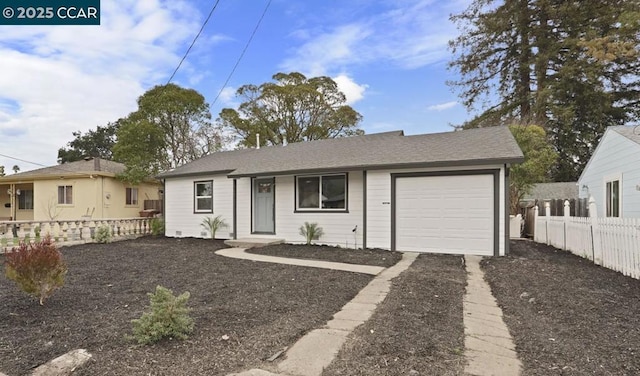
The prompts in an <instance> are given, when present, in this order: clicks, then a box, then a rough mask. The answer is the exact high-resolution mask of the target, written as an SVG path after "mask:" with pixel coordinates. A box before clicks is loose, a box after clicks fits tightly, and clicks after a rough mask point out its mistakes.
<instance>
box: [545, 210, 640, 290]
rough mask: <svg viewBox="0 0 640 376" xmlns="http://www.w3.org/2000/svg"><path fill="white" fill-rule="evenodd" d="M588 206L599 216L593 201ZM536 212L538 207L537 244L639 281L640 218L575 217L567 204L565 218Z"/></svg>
mask: <svg viewBox="0 0 640 376" xmlns="http://www.w3.org/2000/svg"><path fill="white" fill-rule="evenodd" d="M589 206H590V208H589V212H590V213H597V210H596V205H595V202H594V201H593V198H591V199H590V201H589ZM537 212H538V209H537V207H536V208H534V213H535V214H534V216H535V230H534V241H536V242H538V243H546V244H549V245H552V246H554V247H557V248H560V249H564V250H567V251H570V252H571V253H573V254H575V255H578V256H581V257H584V258H586V259H589V260H591V261H593V262H594V263H595V264H597V265H602V266H604V267H606V268H609V269H613V270H616V271H618V272H621V273H623V274H624V275H627V276H630V277H633V278H636V279H640V218H599V217H595V216H593V217H588V218H584V217H572V216H570V215H569V214H570V210H569V203H568V202H565V204H564V213H563V214H564V215H563V216H551V215H549V214H547V215H544V216H541V215H538V213H537ZM546 213H550V210H547V211H546Z"/></svg>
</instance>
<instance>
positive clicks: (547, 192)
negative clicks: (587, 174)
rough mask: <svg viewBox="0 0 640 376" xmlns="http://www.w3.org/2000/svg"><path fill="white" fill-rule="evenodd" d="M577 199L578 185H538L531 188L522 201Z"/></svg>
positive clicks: (563, 183)
mask: <svg viewBox="0 0 640 376" xmlns="http://www.w3.org/2000/svg"><path fill="white" fill-rule="evenodd" d="M574 198H578V183H577V182H575V181H572V182H558V183H538V184H535V185H534V186H533V187H532V188H531V192H530V193H529V194H527V195H525V196H524V197H523V199H524V200H536V199H537V200H551V199H569V200H570V199H574Z"/></svg>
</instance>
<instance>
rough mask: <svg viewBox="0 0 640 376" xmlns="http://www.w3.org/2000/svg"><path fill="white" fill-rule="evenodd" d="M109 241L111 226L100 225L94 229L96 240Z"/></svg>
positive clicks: (99, 241) (100, 241)
mask: <svg viewBox="0 0 640 376" xmlns="http://www.w3.org/2000/svg"><path fill="white" fill-rule="evenodd" d="M110 241H111V228H110V227H109V226H106V225H102V226H100V227H98V228H97V229H96V242H98V243H109V242H110Z"/></svg>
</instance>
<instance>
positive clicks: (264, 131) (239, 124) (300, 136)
mask: <svg viewBox="0 0 640 376" xmlns="http://www.w3.org/2000/svg"><path fill="white" fill-rule="evenodd" d="M273 80H274V81H275V82H266V83H263V84H261V85H260V86H256V85H244V86H242V87H240V88H239V89H238V90H237V92H236V96H237V97H240V98H242V99H243V102H242V104H240V106H239V107H238V110H234V109H230V108H225V109H223V110H222V111H221V112H220V118H219V122H220V123H221V125H222V127H223V128H224V129H228V130H230V131H231V133H233V134H234V135H235V137H237V138H238V139H239V140H240V144H241V145H242V146H244V147H255V146H256V136H257V134H260V144H261V145H282V144H286V143H291V142H299V141H311V140H318V139H325V138H335V137H344V136H350V135H355V134H363V133H364V132H363V131H362V130H361V129H358V128H357V125H358V123H359V122H360V120H361V119H362V116H361V115H360V114H359V113H358V112H356V111H355V110H354V109H353V108H351V107H350V106H348V105H346V104H345V103H346V97H345V95H344V94H343V93H342V92H341V91H340V90H339V89H338V86H337V84H336V83H335V81H333V80H332V79H331V78H329V77H313V78H307V77H305V76H304V75H302V74H300V73H297V72H293V73H288V74H287V73H277V74H275V75H274V76H273Z"/></svg>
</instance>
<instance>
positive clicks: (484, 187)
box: [395, 175, 494, 256]
mask: <svg viewBox="0 0 640 376" xmlns="http://www.w3.org/2000/svg"><path fill="white" fill-rule="evenodd" d="M493 189H494V188H493V175H452V176H421V177H399V178H397V179H396V200H395V204H396V249H397V250H399V251H419V252H438V253H456V254H477V255H488V256H490V255H493V236H494V223H493V218H494V217H493V216H494V213H493V211H494V206H493V205H494V198H493Z"/></svg>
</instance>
